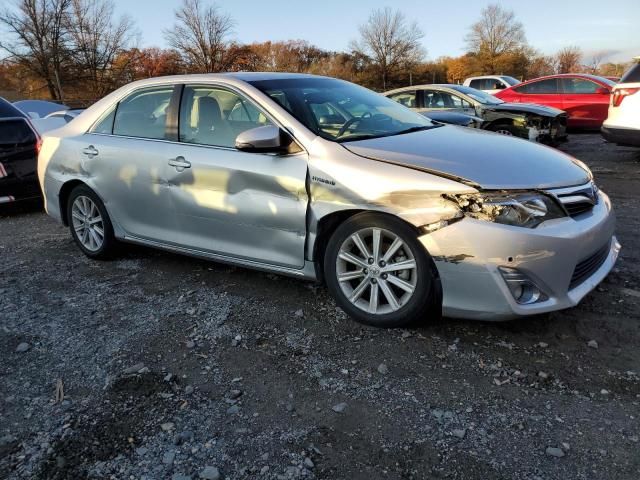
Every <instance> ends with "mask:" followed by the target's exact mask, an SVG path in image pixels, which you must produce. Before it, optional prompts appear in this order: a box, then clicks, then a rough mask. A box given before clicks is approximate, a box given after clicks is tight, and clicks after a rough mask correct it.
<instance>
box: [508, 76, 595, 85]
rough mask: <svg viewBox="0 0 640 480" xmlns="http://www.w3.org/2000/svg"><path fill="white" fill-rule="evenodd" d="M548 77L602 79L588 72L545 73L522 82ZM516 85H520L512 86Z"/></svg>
mask: <svg viewBox="0 0 640 480" xmlns="http://www.w3.org/2000/svg"><path fill="white" fill-rule="evenodd" d="M549 78H589V79H591V80H595V81H602V78H603V77H600V76H598V75H591V74H590V73H556V74H555V75H545V76H544V77H536V78H532V79H531V80H527V81H525V82H522V83H529V82H533V81H534V80H536V81H537V80H546V79H549ZM517 86H520V85H514V87H517Z"/></svg>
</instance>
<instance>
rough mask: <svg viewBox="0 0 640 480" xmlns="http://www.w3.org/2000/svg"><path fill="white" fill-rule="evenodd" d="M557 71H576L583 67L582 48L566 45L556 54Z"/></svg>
mask: <svg viewBox="0 0 640 480" xmlns="http://www.w3.org/2000/svg"><path fill="white" fill-rule="evenodd" d="M555 61H556V72H557V73H575V72H577V71H579V70H580V69H581V61H582V50H580V48H579V47H565V48H563V49H562V50H560V51H559V52H558V53H556V54H555Z"/></svg>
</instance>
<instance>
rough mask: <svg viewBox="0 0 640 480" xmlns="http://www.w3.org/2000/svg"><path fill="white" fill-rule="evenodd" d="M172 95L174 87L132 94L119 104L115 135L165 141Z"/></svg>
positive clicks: (146, 89) (114, 125)
mask: <svg viewBox="0 0 640 480" xmlns="http://www.w3.org/2000/svg"><path fill="white" fill-rule="evenodd" d="M172 95H173V86H163V87H154V88H145V89H143V90H137V91H136V92H134V93H132V94H131V95H129V96H128V97H126V98H125V99H124V100H122V101H120V103H119V104H118V107H117V109H116V112H115V119H114V122H113V134H114V135H125V136H128V137H140V138H154V139H159V140H162V139H164V138H165V130H166V128H165V127H166V123H167V109H168V108H169V102H170V101H171V96H172ZM105 120H106V118H105Z"/></svg>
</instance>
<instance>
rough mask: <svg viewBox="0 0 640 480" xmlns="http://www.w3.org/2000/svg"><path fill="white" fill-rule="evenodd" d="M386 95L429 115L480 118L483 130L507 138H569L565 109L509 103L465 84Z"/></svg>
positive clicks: (549, 140) (421, 87) (553, 140)
mask: <svg viewBox="0 0 640 480" xmlns="http://www.w3.org/2000/svg"><path fill="white" fill-rule="evenodd" d="M384 95H385V96H387V97H388V98H390V99H392V100H395V101H396V102H398V103H400V104H402V105H404V106H406V107H409V108H411V109H412V110H415V111H417V112H420V113H423V114H425V115H427V116H431V115H429V113H430V112H455V113H459V114H465V115H469V116H472V117H475V118H480V119H481V122H480V124H479V127H480V128H482V129H484V130H489V131H492V132H497V133H502V134H504V135H509V136H516V137H521V138H525V139H527V140H534V141H539V142H543V143H552V144H553V143H557V142H559V141H561V140H564V139H566V135H567V134H566V125H567V115H566V114H565V112H563V111H562V110H558V109H555V108H550V107H545V106H542V105H532V104H516V103H506V102H503V101H502V100H500V99H497V98H496V97H494V96H493V95H489V94H488V93H485V92H482V91H480V90H476V89H474V88H471V87H465V86H463V85H453V84H450V85H419V86H412V87H405V88H400V89H396V90H391V91H389V92H386V93H384ZM432 118H433V117H432ZM445 122H446V120H445ZM447 123H448V122H447Z"/></svg>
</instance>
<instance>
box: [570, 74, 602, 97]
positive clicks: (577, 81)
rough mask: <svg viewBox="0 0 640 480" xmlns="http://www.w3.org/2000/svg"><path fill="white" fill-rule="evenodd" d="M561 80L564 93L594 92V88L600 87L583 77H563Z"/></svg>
mask: <svg viewBox="0 0 640 480" xmlns="http://www.w3.org/2000/svg"><path fill="white" fill-rule="evenodd" d="M561 82H562V90H564V93H577V94H581V93H596V90H598V88H600V85H598V84H597V83H596V82H592V81H590V80H585V79H584V78H563V79H562V80H561Z"/></svg>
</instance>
